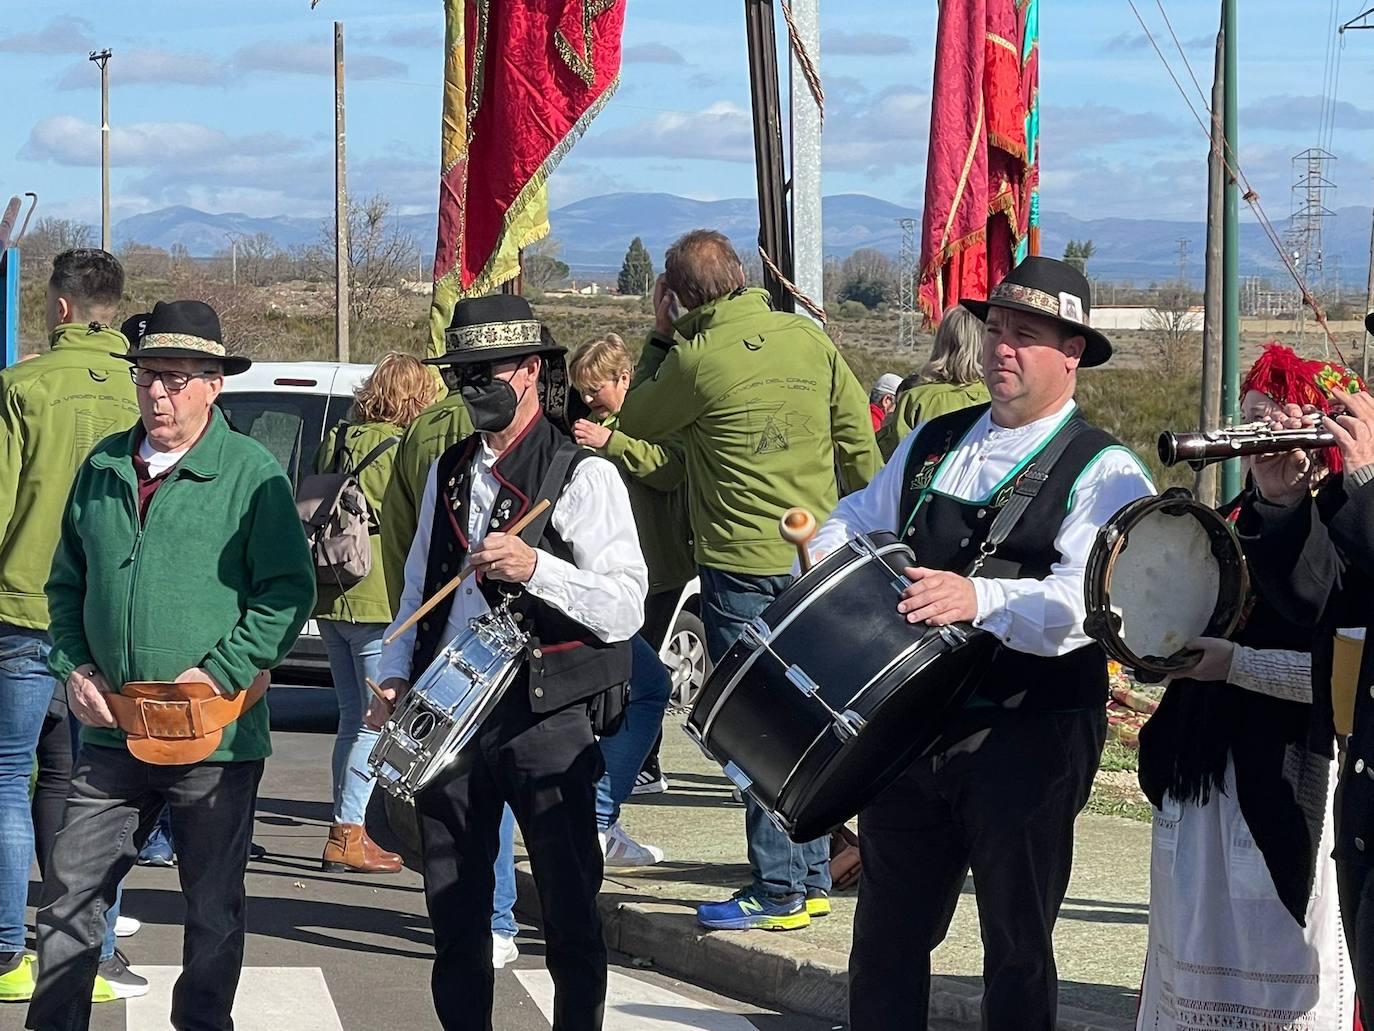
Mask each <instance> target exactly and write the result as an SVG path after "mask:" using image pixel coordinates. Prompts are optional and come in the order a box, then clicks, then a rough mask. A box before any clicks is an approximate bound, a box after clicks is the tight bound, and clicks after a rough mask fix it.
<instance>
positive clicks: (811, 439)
mask: <svg viewBox="0 0 1374 1031" xmlns="http://www.w3.org/2000/svg"><path fill="white" fill-rule="evenodd" d="M674 328H675V330H676V333H677V335H678V337H679V339H676V340H674V341H668V340H664V339H662V338H661V337H658V336H656V335H652V336H650V338H649V342H648V344H647V346H645V348H644V354H643V355H642V357H641V358H640V362H639V368H638V369H637V370H636V371H635V381H634V383H633V384H632V385H631V387H630V392H629V394H628V395H627V396H626V398H625V403H624V405H623V406H622V407H621V409H620V429H621V430H623V431H624V432H625V433H626V434H628V435H629V436H631V437H636V438H640V439H645V440H664V439H667V438H668V437H670V436H671V435H672V434H675V433H680V434H681V435H682V439H683V443H684V445H685V448H686V459H687V480H688V483H689V484H690V485H691V490H690V491H689V502H690V509H691V520H692V532H693V534H694V536H695V539H696V559H697V562H698V563H699V564H701V565H703V566H710V567H712V568H715V569H722V570H725V571H727V572H732V573H747V574H753V575H760V576H778V575H781V574H783V573H786V572H788V571H789V570H790V569H791V568H792V563H793V562H794V561H795V560H796V557H797V551H796V548H794V547H793V546H792V545H790V544H788V543H787V542H785V541H784V540H783V539H782V538H781V537H779V536H778V519H779V518H780V517H781V515H782V513H783V512H785V511H786V510H787V509H789V508H791V507H792V506H793V505H802V506H804V507H806V508H808V509H810V510H811V512H812V513H814V514H815V516H816V519H817V520H818V521H821V522H824V521H825V519H826V517H827V516H828V515H829V514H830V510H831V509H832V508H834V507H835V502H836V500H837V499H838V495H837V490H836V484H835V462H836V460H837V459H838V462H839V466H840V470H841V472H842V473H843V475H844V478H845V482H846V483H847V484H848V485H849V486H850V487H851V489H854V490H857V489H858V488H859V487H862V486H863V485H864V484H866V483H868V481H869V480H871V479H872V478H873V476H874V474H875V473H876V472H877V471H878V468H879V467H880V466H881V465H882V459H881V457H880V456H879V454H878V445H877V442H876V441H875V440H874V437H873V420H872V418H871V417H870V416H869V414H868V395H867V394H866V393H865V392H864V388H863V387H862V386H860V385H859V381H858V380H857V379H855V378H854V374H853V373H852V372H850V370H849V366H848V365H846V364H845V362H844V358H842V357H841V356H840V353H839V352H838V351H837V350H836V349H835V345H834V344H833V343H831V342H830V338H829V337H828V336H826V335H825V333H824V332H822V331H821V329H820V328H819V327H818V326H817V325H816V324H815V323H814V322H812V321H811V320H810V319H808V318H804V317H802V316H800V315H788V314H784V313H781V312H775V311H773V310H772V309H771V308H770V307H769V306H768V294H767V293H765V292H764V291H763V290H755V289H749V290H739V291H736V292H735V293H733V294H730V295H729V296H728V297H723V298H721V299H719V300H717V301H712V302H710V303H708V304H703V305H701V306H700V307H699V308H694V309H693V310H692V311H690V312H688V313H687V314H686V315H684V316H683V317H682V318H680V319H678V321H677V323H676V325H675V327H674Z"/></svg>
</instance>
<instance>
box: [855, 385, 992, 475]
mask: <svg viewBox="0 0 1374 1031" xmlns="http://www.w3.org/2000/svg"><path fill="white" fill-rule="evenodd" d="M989 400H991V399H990V398H989V396H988V388H987V386H986V384H984V383H983V381H982V380H977V381H975V382H973V383H918V384H916V386H914V387H912V388H911V389H910V390H904V391H902V392H901V393H900V394H898V395H897V407H896V408H894V409H893V410H892V415H891V416H889V417H888V420H887V422H885V423H883V425H882V428H881V429H879V430H878V447H879V449H880V450H881V451H882V453H883V460H884V461H886V460H887V459H889V458H891V457H892V452H894V451H896V450H897V445H898V444H900V443H901V442H902V441H903V440H904V439H905V438H906V435H907V434H908V433H910V432H911V431H912V429H913V428H915V427H916V426H917V425H919V424H920V423H923V422H930V420H931V419H934V418H936V417H937V416H941V415H948V414H949V413H950V412H957V411H959V410H960V409H961V408H971V407H972V406H973V405H985V404H987V403H988V401H989Z"/></svg>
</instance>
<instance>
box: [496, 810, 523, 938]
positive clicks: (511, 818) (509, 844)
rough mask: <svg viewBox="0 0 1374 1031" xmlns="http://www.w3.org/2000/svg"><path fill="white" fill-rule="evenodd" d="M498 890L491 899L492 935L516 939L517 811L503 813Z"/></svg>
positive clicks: (497, 856) (497, 874) (497, 875)
mask: <svg viewBox="0 0 1374 1031" xmlns="http://www.w3.org/2000/svg"><path fill="white" fill-rule="evenodd" d="M492 870H493V871H494V872H495V874H496V890H495V891H493V892H492V897H491V933H492V934H500V935H504V936H505V937H507V938H514V937H515V932H516V931H518V930H520V927H519V925H517V924H516V922H515V810H513V809H512V808H511V807H510V806H506V807H505V808H504V809H503V810H502V811H501V847H500V849H499V850H498V851H497V853H496V864H495V866H493V867H492Z"/></svg>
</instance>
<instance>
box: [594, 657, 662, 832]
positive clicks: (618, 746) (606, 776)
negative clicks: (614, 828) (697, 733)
mask: <svg viewBox="0 0 1374 1031" xmlns="http://www.w3.org/2000/svg"><path fill="white" fill-rule="evenodd" d="M630 648H631V652H632V655H633V665H632V666H631V667H630V701H629V704H627V705H626V706H625V721H624V722H623V723H621V725H620V728H619V729H618V730H617V731H616V732H615V733H614V734H611V735H610V736H609V737H603V738H602V739H601V757H602V759H603V760H605V763H606V772H605V773H603V774H602V775H601V780H599V781H598V782H597V785H596V826H597V829H598V830H603V831H604V830H605V829H606V828H608V827H609V826H610V825H611V824H613V823H615V822H616V820H618V819H620V803H621V802H624V801H625V799H627V798H629V797H630V792H631V791H632V790H633V789H634V786H635V777H636V776H637V775H638V773H639V769H640V767H641V766H643V765H644V758H645V756H647V755H648V754H649V749H651V748H653V747H654V742H655V741H656V740H658V733H659V731H660V730H661V729H662V728H663V711H664V710H665V709H667V708H668V698H669V696H670V695H671V694H672V693H673V681H672V678H671V677H670V676H669V675H668V668H667V667H666V666H664V665H663V662H662V660H660V659H659V657H658V652H656V651H654V649H653V648H652V647H651V646H650V645H649V643H648V642H647V641H645V640H644V638H643V637H641V636H640V635H639V634H635V636H634V637H632V638H631V639H630Z"/></svg>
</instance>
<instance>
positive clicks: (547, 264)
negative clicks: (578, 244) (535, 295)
mask: <svg viewBox="0 0 1374 1031" xmlns="http://www.w3.org/2000/svg"><path fill="white" fill-rule="evenodd" d="M562 249H563V245H562V244H561V243H559V242H558V241H557V240H555V239H554V238H553V237H551V236H546V237H544V239H542V240H539V241H537V242H535V243H532V244H530V246H528V247H526V248H525V249H524V251H523V252H522V254H521V262H522V274H523V275H524V277H525V285H526V286H527V287H529V288H530V289H532V290H535V291H538V292H540V293H542V292H543V291H545V290H548V289H550V288H551V287H554V286H557V285H558V284H559V283H561V282H563V280H565V279H567V278H568V273H569V269H568V263H567V262H565V261H561V260H559V257H558V252H559V251H561V250H562Z"/></svg>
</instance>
